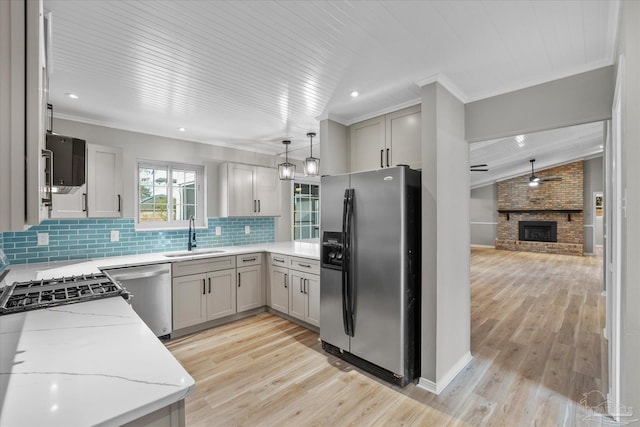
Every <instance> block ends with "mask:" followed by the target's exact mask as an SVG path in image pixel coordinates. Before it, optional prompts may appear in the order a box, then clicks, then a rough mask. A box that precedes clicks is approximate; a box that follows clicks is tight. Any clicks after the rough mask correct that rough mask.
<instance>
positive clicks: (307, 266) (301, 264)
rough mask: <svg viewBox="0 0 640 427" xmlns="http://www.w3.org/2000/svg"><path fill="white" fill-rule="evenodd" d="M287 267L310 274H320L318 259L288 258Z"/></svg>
mask: <svg viewBox="0 0 640 427" xmlns="http://www.w3.org/2000/svg"><path fill="white" fill-rule="evenodd" d="M289 268H290V269H292V270H297V271H306V272H308V273H312V274H320V261H317V260H315V259H309V258H298V257H293V256H292V257H291V258H289Z"/></svg>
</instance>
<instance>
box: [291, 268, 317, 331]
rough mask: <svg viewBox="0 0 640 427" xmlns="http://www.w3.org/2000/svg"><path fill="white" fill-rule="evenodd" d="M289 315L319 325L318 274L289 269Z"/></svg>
mask: <svg viewBox="0 0 640 427" xmlns="http://www.w3.org/2000/svg"><path fill="white" fill-rule="evenodd" d="M289 315H290V316H292V317H295V318H297V319H300V320H302V321H304V322H307V323H309V324H311V325H315V326H320V276H319V275H317V274H310V273H304V272H301V271H295V270H289Z"/></svg>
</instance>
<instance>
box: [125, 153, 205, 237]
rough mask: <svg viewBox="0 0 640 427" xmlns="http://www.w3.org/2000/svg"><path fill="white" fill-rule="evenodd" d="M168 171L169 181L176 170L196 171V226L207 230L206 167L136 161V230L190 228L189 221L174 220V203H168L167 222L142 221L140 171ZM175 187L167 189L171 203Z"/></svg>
mask: <svg viewBox="0 0 640 427" xmlns="http://www.w3.org/2000/svg"><path fill="white" fill-rule="evenodd" d="M141 168H150V169H166V170H167V181H170V178H169V177H171V176H172V174H173V171H174V170H187V171H194V172H195V174H196V179H195V183H196V185H195V192H196V196H195V206H196V209H195V213H196V214H195V217H194V219H195V226H196V227H198V228H207V215H206V185H205V183H206V168H205V166H204V165H196V164H188V163H178V162H165V161H158V160H147V159H136V171H135V174H136V188H135V220H134V223H135V229H136V230H177V229H184V228H187V227H188V226H189V220H188V219H185V220H174V219H173V215H172V204H171V203H172V202H171V203H167V218H168V219H167V221H140V169H141ZM173 190H174V188H173V185H170V186H168V187H167V201H171V200H172V199H173V198H172V194H173Z"/></svg>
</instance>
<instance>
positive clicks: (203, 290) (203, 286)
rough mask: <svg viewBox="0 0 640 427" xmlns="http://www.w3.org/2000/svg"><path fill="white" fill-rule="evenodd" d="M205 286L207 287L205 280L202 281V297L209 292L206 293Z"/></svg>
mask: <svg viewBox="0 0 640 427" xmlns="http://www.w3.org/2000/svg"><path fill="white" fill-rule="evenodd" d="M205 286H206V285H205V280H204V279H202V295H204V294H206V293H207V291H206V289H205Z"/></svg>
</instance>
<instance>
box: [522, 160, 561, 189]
mask: <svg viewBox="0 0 640 427" xmlns="http://www.w3.org/2000/svg"><path fill="white" fill-rule="evenodd" d="M535 161H536V159H531V160H529V162H531V176H530V177H529V181H528V182H529V187H537V186H538V185H540V184H542V183H545V182H549V181H562V178H561V177H559V176H551V177H549V178H540V177H539V176H536V174H535V172H534V171H533V163H534V162H535Z"/></svg>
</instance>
